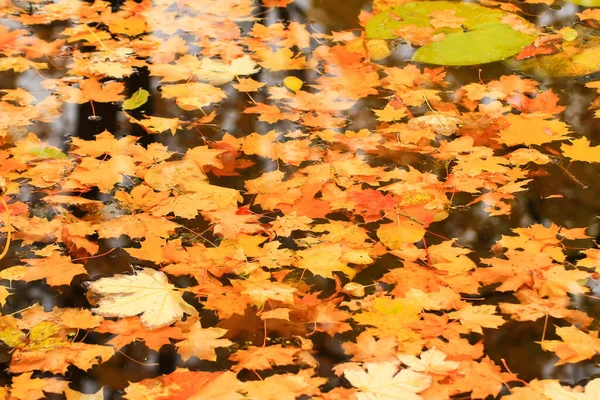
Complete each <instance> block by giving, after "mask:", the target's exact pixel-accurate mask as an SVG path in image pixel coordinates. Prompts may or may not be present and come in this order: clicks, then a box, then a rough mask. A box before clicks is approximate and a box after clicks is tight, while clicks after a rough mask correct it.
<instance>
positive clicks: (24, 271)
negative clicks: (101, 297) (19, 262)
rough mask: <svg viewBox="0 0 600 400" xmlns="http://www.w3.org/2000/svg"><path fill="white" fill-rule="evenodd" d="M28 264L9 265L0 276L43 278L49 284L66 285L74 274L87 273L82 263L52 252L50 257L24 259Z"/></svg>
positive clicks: (27, 278) (29, 278) (26, 279)
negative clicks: (27, 265)
mask: <svg viewBox="0 0 600 400" xmlns="http://www.w3.org/2000/svg"><path fill="white" fill-rule="evenodd" d="M24 261H25V262H27V263H28V264H29V265H30V266H29V267H24V266H16V267H10V268H7V269H5V270H3V271H1V272H0V278H2V279H8V280H24V281H26V282H30V281H37V280H41V279H45V280H46V282H47V283H48V285H50V286H60V285H68V284H70V283H71V281H72V280H73V278H74V277H75V276H76V275H81V274H85V275H87V271H86V269H85V268H84V267H83V265H82V264H75V263H73V262H71V257H69V256H62V255H60V253H59V252H53V253H52V255H51V256H50V257H46V258H31V259H26V260H24Z"/></svg>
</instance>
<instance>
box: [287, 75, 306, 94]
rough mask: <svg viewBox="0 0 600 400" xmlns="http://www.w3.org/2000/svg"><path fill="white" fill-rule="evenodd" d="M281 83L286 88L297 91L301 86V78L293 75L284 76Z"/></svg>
mask: <svg viewBox="0 0 600 400" xmlns="http://www.w3.org/2000/svg"><path fill="white" fill-rule="evenodd" d="M283 84H284V86H285V87H286V88H288V89H290V90H291V91H292V92H297V91H298V90H300V89H301V88H302V80H300V79H298V78H296V77H295V76H286V77H285V78H284V79H283Z"/></svg>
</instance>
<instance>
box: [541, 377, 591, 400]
mask: <svg viewBox="0 0 600 400" xmlns="http://www.w3.org/2000/svg"><path fill="white" fill-rule="evenodd" d="M577 389H580V388H579V387H576V388H575V390H573V389H572V388H570V387H568V386H567V387H565V386H561V385H560V383H559V382H557V381H552V382H548V383H546V384H545V385H544V387H543V393H544V395H546V396H548V398H549V399H550V400H563V399H564V400H571V399H573V400H595V399H598V398H600V379H593V380H591V381H590V382H588V384H587V385H585V389H584V391H583V392H581V391H579V390H577ZM576 390H577V391H576Z"/></svg>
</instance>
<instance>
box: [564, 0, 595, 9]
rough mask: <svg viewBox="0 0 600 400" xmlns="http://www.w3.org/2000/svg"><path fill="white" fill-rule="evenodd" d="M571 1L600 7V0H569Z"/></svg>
mask: <svg viewBox="0 0 600 400" xmlns="http://www.w3.org/2000/svg"><path fill="white" fill-rule="evenodd" d="M568 1H569V3H573V4H577V5H578V6H584V7H600V0H568Z"/></svg>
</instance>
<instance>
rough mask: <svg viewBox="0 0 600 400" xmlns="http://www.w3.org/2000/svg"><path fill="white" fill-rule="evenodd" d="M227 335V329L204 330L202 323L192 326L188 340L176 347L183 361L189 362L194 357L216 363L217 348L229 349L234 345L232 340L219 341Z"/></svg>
mask: <svg viewBox="0 0 600 400" xmlns="http://www.w3.org/2000/svg"><path fill="white" fill-rule="evenodd" d="M225 333H227V330H226V329H221V328H207V329H203V328H202V326H201V325H200V322H196V323H195V324H193V325H192V327H191V329H190V331H189V334H188V336H187V338H186V339H185V340H183V341H181V342H179V343H177V344H176V345H175V347H176V348H177V352H178V353H179V354H181V357H182V358H183V361H188V360H189V359H190V358H191V357H192V356H194V357H198V358H199V359H201V360H208V361H216V360H217V354H216V353H215V348H217V347H228V346H231V345H232V344H233V342H231V341H230V340H227V339H219V338H220V337H222V336H223V335H225Z"/></svg>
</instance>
